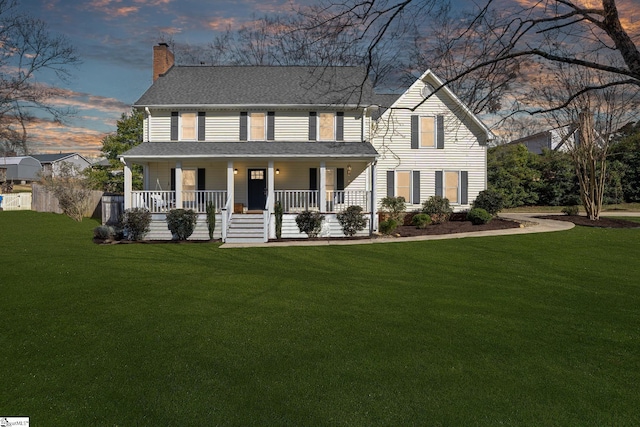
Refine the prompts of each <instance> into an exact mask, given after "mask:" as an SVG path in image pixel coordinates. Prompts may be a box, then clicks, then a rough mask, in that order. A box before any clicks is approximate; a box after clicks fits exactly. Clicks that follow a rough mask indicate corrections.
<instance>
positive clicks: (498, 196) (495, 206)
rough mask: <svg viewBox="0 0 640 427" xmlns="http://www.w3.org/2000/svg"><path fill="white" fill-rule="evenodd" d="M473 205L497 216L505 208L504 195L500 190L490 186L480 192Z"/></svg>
mask: <svg viewBox="0 0 640 427" xmlns="http://www.w3.org/2000/svg"><path fill="white" fill-rule="evenodd" d="M471 207H472V208H480V209H484V210H485V211H487V212H489V213H490V214H491V215H492V216H495V215H496V214H497V213H498V212H500V211H501V210H502V209H503V208H504V196H503V195H502V193H500V192H499V191H497V190H494V189H492V188H489V189H487V190H484V191H481V192H480V193H479V194H478V197H476V200H474V202H473V203H472V205H471Z"/></svg>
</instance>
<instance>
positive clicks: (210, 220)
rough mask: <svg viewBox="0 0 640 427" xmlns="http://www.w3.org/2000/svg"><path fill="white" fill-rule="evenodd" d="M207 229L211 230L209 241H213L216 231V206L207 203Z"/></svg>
mask: <svg viewBox="0 0 640 427" xmlns="http://www.w3.org/2000/svg"><path fill="white" fill-rule="evenodd" d="M206 210H207V228H208V229H209V240H213V233H214V232H215V231H216V205H215V204H214V203H213V202H207V208H206Z"/></svg>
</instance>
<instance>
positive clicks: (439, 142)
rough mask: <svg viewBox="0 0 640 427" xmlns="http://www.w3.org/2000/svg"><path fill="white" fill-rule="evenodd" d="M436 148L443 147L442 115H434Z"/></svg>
mask: <svg viewBox="0 0 640 427" xmlns="http://www.w3.org/2000/svg"><path fill="white" fill-rule="evenodd" d="M436 134H437V135H436V137H437V142H436V148H439V149H443V148H444V116H436Z"/></svg>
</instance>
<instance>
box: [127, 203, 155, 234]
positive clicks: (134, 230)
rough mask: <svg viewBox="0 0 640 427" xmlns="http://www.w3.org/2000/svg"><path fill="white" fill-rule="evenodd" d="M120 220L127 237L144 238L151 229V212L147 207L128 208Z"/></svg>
mask: <svg viewBox="0 0 640 427" xmlns="http://www.w3.org/2000/svg"><path fill="white" fill-rule="evenodd" d="M120 222H121V223H122V227H123V229H124V233H125V234H126V236H127V239H129V240H142V239H143V238H144V236H146V235H147V233H148V232H149V230H150V228H149V226H150V224H151V212H149V210H148V209H145V208H133V209H127V210H126V211H124V213H123V214H122V221H120Z"/></svg>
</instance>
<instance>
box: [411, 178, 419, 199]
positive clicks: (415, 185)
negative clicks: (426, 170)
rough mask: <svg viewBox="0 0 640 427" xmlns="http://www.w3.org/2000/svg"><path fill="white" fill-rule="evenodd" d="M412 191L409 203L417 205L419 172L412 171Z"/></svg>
mask: <svg viewBox="0 0 640 427" xmlns="http://www.w3.org/2000/svg"><path fill="white" fill-rule="evenodd" d="M412 181H413V182H412V184H413V191H412V193H411V198H412V200H411V203H413V204H414V205H417V204H418V203H420V171H413V180H412Z"/></svg>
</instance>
